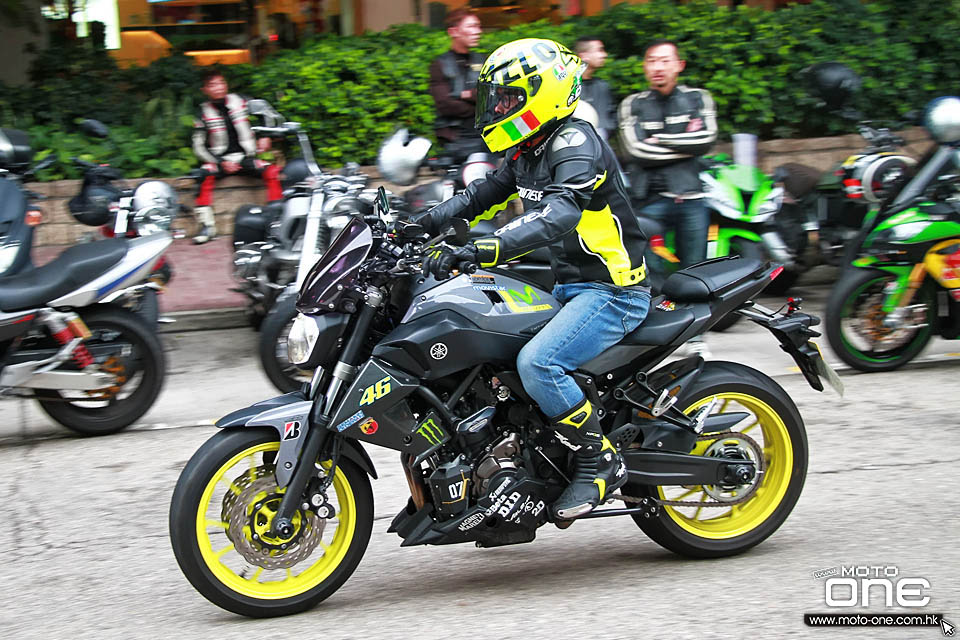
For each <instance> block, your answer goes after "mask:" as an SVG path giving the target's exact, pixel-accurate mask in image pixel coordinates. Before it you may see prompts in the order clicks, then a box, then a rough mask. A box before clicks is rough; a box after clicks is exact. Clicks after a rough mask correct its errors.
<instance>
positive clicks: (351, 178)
mask: <svg viewBox="0 0 960 640" xmlns="http://www.w3.org/2000/svg"><path fill="white" fill-rule="evenodd" d="M247 105H248V109H250V112H251V113H253V114H256V115H258V116H260V117H261V118H262V120H263V122H264V124H263V125H262V126H254V127H253V130H254V132H255V133H256V134H258V135H265V136H274V137H281V138H294V139H296V141H297V144H298V146H299V149H300V154H301V158H298V159H296V160H293V161H291V162H289V163H288V164H287V165H286V166H285V167H284V170H283V174H284V175H285V178H284V179H285V180H286V181H288V184H285V185H284V186H285V187H287V188H285V190H284V199H283V201H282V202H277V203H274V204H272V205H268V206H267V207H263V208H253V207H247V208H242V209H241V210H240V211H239V212H238V214H237V218H236V223H235V231H234V246H235V247H236V251H235V253H234V278H235V279H236V280H237V281H238V285H239V286H238V287H237V290H238V291H241V292H243V293H244V294H246V295H247V296H248V297H249V298H250V306H249V307H248V310H249V313H250V316H251V319H252V322H253V323H254V324H255V326H256V325H257V324H259V328H260V340H259V349H258V351H259V355H260V363H261V365H262V366H263V370H264V373H265V374H266V375H267V377H268V378H269V379H270V381H271V382H272V383H273V384H274V385H275V386H276V387H277V388H278V389H280V390H281V391H292V390H294V389H297V388H299V387H300V386H301V385H302V384H303V382H306V381H309V380H310V373H309V372H303V371H301V370H300V369H299V368H298V367H296V366H294V365H293V364H292V363H291V362H290V360H289V358H288V357H287V335H288V334H289V332H290V327H291V326H292V325H293V320H294V318H295V317H296V310H295V308H294V298H295V296H294V294H295V292H296V290H297V287H298V283H299V282H301V281H302V280H303V277H304V276H305V275H306V272H307V270H308V269H309V268H310V267H311V266H312V265H313V263H314V262H316V260H317V259H318V258H319V257H320V255H322V254H323V252H324V251H325V250H326V247H327V245H328V244H329V242H330V238H331V237H335V236H336V235H337V233H339V231H340V230H341V229H342V228H343V227H344V226H345V225H346V224H347V220H348V219H349V218H350V216H352V215H363V214H364V213H371V212H372V211H373V208H372V204H371V203H372V201H373V198H374V197H375V195H376V192H375V191H374V190H368V189H365V187H366V184H367V180H368V178H367V176H365V175H363V174H361V173H359V171H357V167H356V165H353V166H352V167H347V168H346V170H345V171H344V172H342V173H341V174H329V173H324V172H323V171H322V170H321V169H320V167H318V166H317V164H316V160H315V159H314V155H313V147H312V146H311V144H310V140H309V138H308V137H307V135H306V133H305V132H304V131H303V130H302V129H301V127H300V124H299V123H297V122H292V121H287V120H285V119H284V118H283V117H282V116H281V115H280V114H279V113H277V112H276V111H275V110H274V109H273V107H272V106H271V105H270V104H269V103H268V102H266V101H265V100H250V101H248V103H247ZM290 181H294V182H293V183H292V184H289V182H290Z"/></svg>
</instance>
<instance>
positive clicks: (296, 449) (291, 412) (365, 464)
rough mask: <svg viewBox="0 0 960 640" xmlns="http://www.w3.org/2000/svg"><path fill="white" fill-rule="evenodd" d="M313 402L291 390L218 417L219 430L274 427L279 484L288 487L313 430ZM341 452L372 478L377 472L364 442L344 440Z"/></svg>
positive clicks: (300, 392) (217, 425) (299, 392)
mask: <svg viewBox="0 0 960 640" xmlns="http://www.w3.org/2000/svg"><path fill="white" fill-rule="evenodd" d="M312 409H313V402H312V401H310V400H307V397H306V395H305V394H304V393H303V391H292V392H290V393H285V394H284V395H282V396H277V397H275V398H270V399H268V400H263V401H261V402H258V403H256V404H252V405H250V406H249V407H245V408H243V409H238V410H237V411H234V412H232V413H229V414H227V415H225V416H224V417H222V418H220V419H219V420H217V422H216V424H215V425H214V426H216V427H217V428H219V429H239V428H243V427H272V428H274V429H276V430H277V434H278V435H279V436H280V450H279V451H278V452H277V460H276V466H277V470H276V476H277V486H279V487H285V486H287V484H289V483H290V479H291V478H292V477H293V471H294V469H295V468H296V466H297V457H298V456H299V455H300V450H301V449H302V448H303V443H304V442H306V435H307V431H309V430H310V411H311V410H312ZM343 444H344V446H343V448H342V450H341V455H342V456H344V457H345V458H347V459H348V460H350V461H351V462H354V463H356V465H357V466H358V467H360V468H361V469H363V470H364V471H365V472H366V473H367V474H368V475H370V477H372V478H374V479H375V478H376V477H377V471H376V469H375V468H374V466H373V461H372V460H371V459H370V456H369V455H367V452H366V451H365V450H364V448H363V445H361V444H360V443H359V442H357V441H356V440H353V439H346V438H345V439H344V443H343Z"/></svg>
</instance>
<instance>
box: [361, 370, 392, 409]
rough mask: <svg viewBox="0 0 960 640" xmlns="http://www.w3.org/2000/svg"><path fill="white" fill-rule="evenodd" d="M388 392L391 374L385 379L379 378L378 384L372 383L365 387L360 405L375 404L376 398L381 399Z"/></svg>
mask: <svg viewBox="0 0 960 640" xmlns="http://www.w3.org/2000/svg"><path fill="white" fill-rule="evenodd" d="M388 393H390V376H387V377H386V378H384V379H383V380H378V381H377V383H376V384H372V385H370V386H369V387H367V388H366V389H364V390H363V396H361V398H360V406H361V407H362V406H364V405H368V404H373V403H374V402H375V401H376V400H379V399H380V398H382V397H383V396H385V395H387V394H388Z"/></svg>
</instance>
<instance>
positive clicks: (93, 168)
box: [67, 119, 180, 327]
mask: <svg viewBox="0 0 960 640" xmlns="http://www.w3.org/2000/svg"><path fill="white" fill-rule="evenodd" d="M80 128H81V130H82V131H83V132H84V133H86V134H87V135H89V136H92V137H96V138H107V137H109V135H110V130H109V129H108V128H107V127H106V125H104V124H103V123H101V122H99V121H97V120H92V119H88V120H84V121H83V122H82V123H81V125H80ZM71 162H73V164H74V165H75V166H76V167H77V168H79V169H81V170H82V171H83V183H82V184H81V186H80V192H79V193H78V194H77V195H76V196H74V197H73V198H71V199H70V202H69V203H68V205H67V206H68V209H69V210H70V214H71V215H72V216H73V218H74V219H75V220H76V221H77V222H79V223H81V224H84V225H87V226H91V227H98V228H99V235H100V237H102V238H114V237H117V238H139V237H146V236H150V235H153V234H158V233H163V234H167V233H168V232H169V231H170V226H171V224H172V223H173V219H174V218H175V217H176V215H177V213H178V212H179V208H180V203H179V198H178V197H177V194H176V192H175V191H174V189H173V188H172V187H171V186H170V185H168V184H167V183H165V182H161V181H159V180H147V181H145V182H142V183H140V184H138V185H137V186H136V187H134V188H130V187H129V186H128V185H126V184H125V182H124V181H123V180H124V178H123V174H122V173H121V172H120V171H119V170H117V169H115V168H113V167H111V166H109V165H106V164H100V165H98V164H94V163H92V162H87V161H86V160H82V159H80V158H76V157H74V158H71ZM172 277H173V269H172V268H171V266H170V262H169V260H167V259H166V257H161V258H160V260H158V261H157V263H156V265H155V267H154V269H153V271H151V272H150V273H149V274H148V276H147V278H145V286H143V287H141V288H138V289H136V290H135V292H134V293H132V294H131V295H130V296H129V297H128V298H127V299H125V300H123V301H122V303H123V304H124V305H126V306H128V307H129V308H130V309H132V310H134V311H136V312H137V313H138V314H140V315H141V316H142V317H143V319H144V320H146V321H147V323H148V324H149V325H150V326H152V327H156V325H157V323H158V322H159V321H160V320H161V319H160V307H159V302H158V300H157V294H158V293H160V292H162V291H163V289H164V288H165V287H166V286H167V284H169V282H170V280H171V279H172ZM168 321H169V322H172V320H168Z"/></svg>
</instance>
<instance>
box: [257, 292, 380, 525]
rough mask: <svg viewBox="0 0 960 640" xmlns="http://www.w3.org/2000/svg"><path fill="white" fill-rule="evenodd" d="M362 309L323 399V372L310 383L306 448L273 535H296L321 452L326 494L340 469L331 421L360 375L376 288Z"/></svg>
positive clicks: (377, 302) (375, 306)
mask: <svg viewBox="0 0 960 640" xmlns="http://www.w3.org/2000/svg"><path fill="white" fill-rule="evenodd" d="M364 299H365V300H364V302H365V304H364V305H363V308H362V309H361V310H360V315H359V317H358V318H357V324H356V327H355V329H354V331H353V334H352V335H351V336H350V339H349V340H348V341H347V344H346V346H345V347H344V349H343V353H342V354H341V355H340V361H339V362H337V364H336V366H334V368H333V373H332V379H331V380H330V383H329V385H328V386H327V390H326V393H325V394H324V395H323V396H322V397H321V395H320V390H321V384H320V381H321V378H322V375H323V374H322V372H321V371H320V370H319V369H318V370H317V372H316V373H314V377H313V379H312V380H311V382H310V400H312V401H313V409H312V411H311V412H310V429H309V430H308V431H307V435H306V438H305V441H304V443H303V448H302V449H301V450H300V455H299V456H298V457H297V461H296V467H295V468H294V470H293V476H292V477H291V478H290V483H289V484H288V485H287V490H286V491H285V492H284V494H283V499H282V500H281V501H280V507H279V509H277V514H276V516H275V517H274V519H273V524H272V526H271V535H274V536H280V537H282V538H289V537H290V536H292V535H293V532H294V526H293V516H294V513H296V511H297V508H298V507H300V506H301V500H302V499H303V497H304V493H305V491H306V489H307V485H308V484H309V482H310V479H311V478H312V477H313V474H314V473H316V467H315V465H314V462H315V461H316V460H318V459H319V458H320V452H321V451H324V449H325V448H326V450H327V452H328V453H329V455H330V460H331V464H330V468H329V469H328V470H327V472H326V479H325V481H324V483H322V485H321V491H325V490H326V488H327V487H328V486H329V483H330V482H331V481H332V480H333V475H334V473H336V470H337V462H338V461H339V459H340V451H341V448H342V446H343V436H342V435H340V434H337V433H333V434H331V431H330V430H329V427H330V420H331V419H332V418H333V414H334V409H336V408H337V406H338V400H339V399H340V396H341V395H342V393H341V392H342V391H343V390H344V389H347V388H349V385H350V383H351V382H353V379H354V378H355V377H356V375H357V365H356V361H357V359H358V358H359V357H360V352H361V349H362V347H363V344H364V342H365V341H366V339H367V334H368V333H369V331H370V325H371V324H372V323H373V318H374V316H375V315H376V313H377V309H378V308H379V307H380V305H381V303H382V302H383V295H382V294H381V293H380V290H379V289H377V288H375V287H369V288H368V289H367V293H366V295H365V296H364Z"/></svg>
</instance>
